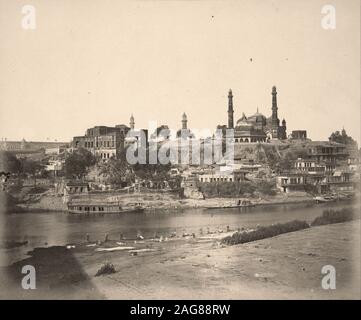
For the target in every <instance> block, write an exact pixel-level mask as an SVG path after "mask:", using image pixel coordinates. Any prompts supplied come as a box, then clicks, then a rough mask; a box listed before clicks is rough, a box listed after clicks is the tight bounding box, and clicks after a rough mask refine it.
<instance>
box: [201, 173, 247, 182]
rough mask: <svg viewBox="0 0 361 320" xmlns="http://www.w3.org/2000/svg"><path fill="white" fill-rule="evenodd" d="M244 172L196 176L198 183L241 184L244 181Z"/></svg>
mask: <svg viewBox="0 0 361 320" xmlns="http://www.w3.org/2000/svg"><path fill="white" fill-rule="evenodd" d="M247 173H248V171H245V170H234V171H233V172H214V173H208V174H201V175H199V176H198V181H199V182H205V183H215V182H242V181H245V180H246V174H247Z"/></svg>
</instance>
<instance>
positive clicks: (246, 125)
mask: <svg viewBox="0 0 361 320" xmlns="http://www.w3.org/2000/svg"><path fill="white" fill-rule="evenodd" d="M236 126H237V129H242V130H251V129H252V128H253V125H252V123H251V122H250V121H249V120H248V119H247V117H246V115H245V114H244V113H243V115H242V118H240V119H238V121H237V125H236Z"/></svg>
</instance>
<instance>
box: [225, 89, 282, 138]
mask: <svg viewBox="0 0 361 320" xmlns="http://www.w3.org/2000/svg"><path fill="white" fill-rule="evenodd" d="M271 94H272V115H271V116H270V117H269V118H266V117H265V116H264V115H263V114H262V113H259V111H258V108H257V112H256V113H255V114H254V115H252V116H250V117H246V115H245V114H244V113H243V114H242V117H241V118H240V119H239V120H237V122H236V125H235V126H234V122H233V114H234V110H233V94H232V90H229V92H228V126H227V128H228V129H234V139H235V142H236V143H237V142H238V143H239V142H241V143H244V142H268V141H270V140H275V139H279V140H284V139H287V133H286V120H285V119H283V120H282V124H281V125H280V120H279V119H278V107H277V90H276V87H275V86H274V87H272V93H271Z"/></svg>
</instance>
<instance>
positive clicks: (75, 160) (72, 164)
mask: <svg viewBox="0 0 361 320" xmlns="http://www.w3.org/2000/svg"><path fill="white" fill-rule="evenodd" d="M95 162H96V159H95V157H94V156H93V155H92V153H91V152H89V151H88V150H86V149H83V148H80V149H78V150H76V151H74V152H73V153H72V154H70V155H69V156H68V157H67V158H66V160H65V175H66V177H67V178H74V177H75V178H81V177H83V176H84V174H85V173H86V171H87V169H88V168H89V167H90V166H92V165H94V164H95Z"/></svg>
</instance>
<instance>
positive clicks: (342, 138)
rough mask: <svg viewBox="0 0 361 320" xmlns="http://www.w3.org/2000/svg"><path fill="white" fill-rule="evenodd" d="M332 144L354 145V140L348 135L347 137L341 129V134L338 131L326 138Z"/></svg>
mask: <svg viewBox="0 0 361 320" xmlns="http://www.w3.org/2000/svg"><path fill="white" fill-rule="evenodd" d="M328 139H329V140H330V141H332V142H338V143H343V144H354V143H355V140H354V139H352V137H350V136H349V135H347V133H346V130H345V129H342V131H341V133H340V131H338V130H337V131H335V132H332V133H331V135H330V137H329V138H328Z"/></svg>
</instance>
